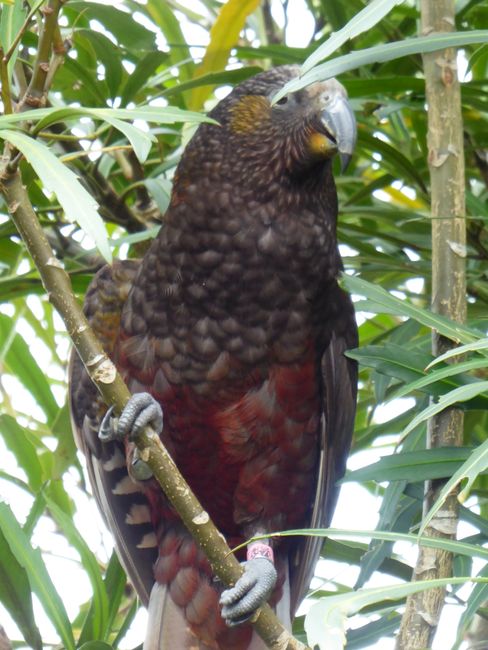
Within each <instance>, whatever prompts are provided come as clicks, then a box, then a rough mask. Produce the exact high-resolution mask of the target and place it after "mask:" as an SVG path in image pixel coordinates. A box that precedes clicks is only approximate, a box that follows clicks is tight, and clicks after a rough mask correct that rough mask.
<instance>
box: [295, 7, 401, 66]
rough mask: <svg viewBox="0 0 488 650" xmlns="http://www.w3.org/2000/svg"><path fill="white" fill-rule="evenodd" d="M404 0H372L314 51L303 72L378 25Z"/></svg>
mask: <svg viewBox="0 0 488 650" xmlns="http://www.w3.org/2000/svg"><path fill="white" fill-rule="evenodd" d="M402 2H403V0H372V2H370V3H369V4H368V5H367V6H366V7H364V9H362V10H361V11H360V12H359V13H357V14H356V15H355V16H354V17H353V18H352V19H351V20H350V21H349V22H348V23H347V25H344V27H343V28H342V29H340V30H339V31H338V32H334V33H332V34H331V35H330V36H329V38H328V39H327V40H326V41H325V43H324V44H323V45H321V46H320V47H318V48H317V49H316V50H315V52H313V53H312V54H311V55H310V56H309V57H308V59H307V60H306V61H305V63H304V64H303V65H302V74H305V72H308V71H309V70H310V69H311V68H313V67H314V66H315V65H317V63H318V62H319V61H323V60H324V59H326V58H327V57H328V56H330V55H331V54H332V53H333V52H335V51H336V50H338V49H339V48H340V47H341V45H344V43H345V42H346V41H349V40H351V39H352V38H356V36H359V34H362V33H363V32H365V31H367V30H368V29H371V28H372V27H374V26H375V25H377V24H378V23H379V22H380V20H382V19H383V18H384V17H385V16H386V15H387V14H388V13H389V12H390V11H391V10H392V9H393V7H395V6H396V5H399V4H402Z"/></svg>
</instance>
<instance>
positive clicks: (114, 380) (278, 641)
mask: <svg viewBox="0 0 488 650" xmlns="http://www.w3.org/2000/svg"><path fill="white" fill-rule="evenodd" d="M0 190H1V192H2V194H3V196H4V197H5V201H6V204H7V206H8V210H9V213H10V216H11V219H12V221H13V222H14V224H15V225H16V227H17V229H18V231H19V233H20V235H21V236H22V239H23V240H24V243H25V245H26V247H27V249H28V251H29V253H30V254H31V256H32V258H33V260H34V263H35V265H36V267H37V269H38V271H39V274H40V276H41V278H42V281H43V284H44V286H45V289H46V291H47V294H48V297H49V300H50V302H51V303H52V304H53V306H54V307H55V308H56V310H57V311H58V313H59V314H60V316H61V318H62V319H63V321H64V324H65V326H66V329H67V330H68V333H69V335H70V337H71V339H72V341H73V343H74V345H75V347H76V349H77V352H78V354H79V356H80V358H81V360H82V361H83V363H84V364H85V367H86V370H87V372H88V373H89V375H90V377H91V379H92V380H93V381H94V383H95V384H96V386H97V388H98V390H99V391H100V393H101V395H102V397H103V399H104V400H105V401H106V403H107V404H109V405H114V406H115V410H116V411H117V412H120V411H121V410H122V409H123V407H124V406H125V404H126V403H127V401H128V399H129V397H130V393H129V390H128V388H127V386H126V385H125V383H124V381H123V380H122V378H121V377H120V375H119V373H118V372H117V370H116V368H115V366H114V364H113V363H112V362H111V360H110V359H109V358H108V356H107V355H106V354H105V352H104V351H103V348H102V346H101V345H100V343H99V342H98V340H97V339H96V337H95V335H94V333H93V332H92V330H91V328H90V326H89V324H88V322H87V320H86V318H85V316H84V314H83V312H82V310H81V307H80V305H79V304H78V302H77V300H76V298H75V296H74V294H73V291H72V288H71V282H70V279H69V276H68V274H67V273H66V272H65V271H64V269H63V268H62V266H61V264H60V262H59V261H58V260H57V259H56V257H55V256H54V253H53V251H52V249H51V247H50V245H49V243H48V241H47V239H46V237H45V234H44V231H43V229H42V227H41V226H40V224H39V221H38V220H37V217H36V215H35V213H34V210H33V208H32V205H31V203H30V201H29V197H28V195H27V192H26V189H25V187H24V186H23V184H22V177H21V175H20V172H19V171H18V169H14V170H11V171H9V168H8V165H7V163H6V162H4V165H3V166H2V167H1V168H0ZM135 442H136V445H137V447H138V448H139V450H140V452H141V457H142V458H143V460H145V461H146V462H147V464H148V465H149V467H150V468H151V470H152V472H153V474H154V476H155V477H156V478H157V480H158V481H159V483H160V484H161V487H162V488H163V490H164V492H165V494H166V496H167V497H168V499H169V500H170V501H171V503H172V505H173V506H174V507H175V509H176V511H177V512H178V514H179V515H180V517H181V519H182V520H183V522H184V524H185V525H186V527H187V528H188V530H189V531H190V533H191V534H192V536H193V537H194V538H195V540H196V541H197V543H198V544H199V546H200V548H201V549H202V550H203V552H204V553H205V555H206V556H207V558H208V560H209V561H210V564H211V566H212V569H213V571H214V573H215V575H216V576H217V577H218V578H219V579H220V580H221V581H222V582H223V583H224V584H226V585H233V584H235V582H236V581H237V580H238V579H239V577H240V576H241V575H242V568H241V566H240V564H239V562H238V561H237V559H236V558H235V556H234V555H232V552H231V550H230V549H229V547H228V546H227V544H226V542H225V540H224V538H223V536H222V535H221V534H220V533H219V531H218V530H217V529H216V528H215V526H214V525H213V523H212V522H211V520H210V518H209V516H208V514H207V513H206V512H205V511H204V510H203V508H202V506H201V505H200V503H199V502H198V501H197V499H196V497H195V496H194V495H193V494H192V492H191V491H190V488H189V486H188V484H187V483H186V481H185V480H184V478H183V477H182V475H181V474H180V472H179V471H178V469H177V467H176V465H175V464H174V462H173V460H172V458H171V456H170V455H169V454H168V452H167V451H166V449H165V448H164V447H163V445H162V443H161V441H160V439H159V436H158V435H156V434H155V433H154V432H153V431H152V430H151V429H150V428H147V429H145V430H144V431H143V433H142V434H140V436H139V437H138V439H137V440H136V441H135ZM254 626H255V629H256V631H257V632H258V634H259V635H260V636H261V638H262V639H263V640H264V641H265V643H266V644H267V645H268V647H269V648H271V649H272V650H307V649H306V648H305V646H304V645H303V644H302V643H300V642H299V641H297V640H296V639H295V638H293V637H292V636H291V634H290V633H289V632H288V631H287V630H286V629H285V628H284V627H283V626H282V625H281V623H280V622H279V621H278V619H277V618H276V616H275V614H274V612H273V610H272V609H271V608H270V607H269V605H264V606H263V607H262V608H261V610H260V612H259V615H258V617H257V619H256V620H255V621H254Z"/></svg>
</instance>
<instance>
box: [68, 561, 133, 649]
mask: <svg viewBox="0 0 488 650" xmlns="http://www.w3.org/2000/svg"><path fill="white" fill-rule="evenodd" d="M126 584H127V576H126V574H125V571H124V570H123V569H122V566H121V565H120V562H119V559H118V557H117V554H116V553H115V551H114V552H113V553H112V555H111V557H110V560H109V563H108V566H107V571H106V575H105V579H104V585H105V590H106V593H107V599H108V605H109V612H108V617H107V619H106V624H105V628H104V629H103V630H101V633H100V635H99V636H100V638H101V639H104V640H106V639H107V638H108V637H109V635H110V634H111V632H112V628H113V624H114V621H115V619H116V617H117V614H118V611H119V607H120V604H121V602H122V598H123V596H124V591H125V586H126ZM95 609H96V601H95V599H92V600H91V602H90V609H89V611H88V614H87V615H86V619H85V622H84V623H83V628H82V630H81V634H80V638H79V639H78V645H83V644H84V643H86V642H88V641H89V640H90V639H93V638H95V632H94V619H95V618H96V612H95ZM114 645H115V647H116V644H114Z"/></svg>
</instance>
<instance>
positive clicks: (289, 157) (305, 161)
mask: <svg viewBox="0 0 488 650" xmlns="http://www.w3.org/2000/svg"><path fill="white" fill-rule="evenodd" d="M299 70H300V68H299V67H298V66H295V65H285V66H280V67H277V68H273V69H271V70H268V71H266V72H262V73H260V74H258V75H256V76H255V77H252V78H250V79H247V80H246V81H244V82H243V83H241V84H239V85H238V86H237V87H236V88H234V90H233V91H232V92H231V93H230V94H229V95H228V96H227V97H225V98H224V99H223V100H221V101H220V102H219V104H218V105H217V106H216V107H215V108H214V109H213V110H212V111H211V113H210V116H211V117H212V118H213V119H215V120H216V121H217V122H218V123H219V126H215V125H209V124H205V125H202V126H201V127H200V128H199V131H198V132H197V134H196V137H195V138H194V142H193V143H192V144H193V147H190V149H198V151H199V152H201V151H202V150H203V151H204V155H205V162H206V164H207V169H209V167H208V166H209V165H210V166H212V165H217V164H218V166H219V167H218V168H219V169H220V171H221V172H222V173H224V175H225V174H226V173H228V174H231V173H232V174H233V175H234V178H235V177H236V176H240V177H241V178H246V179H247V180H251V179H252V182H259V180H260V178H262V175H263V174H264V175H265V177H266V178H267V179H269V180H271V179H272V178H273V177H274V178H276V177H277V176H279V175H283V174H286V175H288V176H294V175H296V176H297V177H298V176H299V177H303V176H304V175H307V174H308V173H309V172H311V171H312V169H320V168H324V167H330V165H331V162H330V161H331V159H332V158H333V156H334V155H335V154H338V155H339V156H340V158H341V162H342V168H343V169H344V168H345V165H347V162H348V161H349V159H350V157H351V155H352V152H353V149H354V145H355V142H356V120H355V118H354V113H353V112H352V109H351V107H350V105H349V102H348V99H347V94H346V91H345V89H344V87H343V86H342V85H341V84H340V83H339V82H338V81H336V80H335V79H329V80H327V81H324V82H316V83H314V84H312V85H310V86H308V87H307V88H304V89H302V90H299V91H298V92H295V93H290V94H288V95H286V96H284V97H283V98H281V99H280V100H279V101H277V102H276V103H274V104H273V103H272V100H273V98H274V96H275V95H276V93H277V92H278V90H280V89H281V88H282V87H283V86H284V84H285V83H286V82H287V81H289V80H290V79H293V78H295V77H297V76H298V74H299ZM202 163H203V161H202ZM203 164H204V166H205V163H203ZM214 169H215V171H217V168H216V167H214Z"/></svg>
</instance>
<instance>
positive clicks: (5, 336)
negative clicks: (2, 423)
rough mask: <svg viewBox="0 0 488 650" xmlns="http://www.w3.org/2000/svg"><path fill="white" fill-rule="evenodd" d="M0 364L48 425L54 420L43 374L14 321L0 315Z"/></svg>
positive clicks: (54, 408)
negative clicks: (30, 397) (18, 384)
mask: <svg viewBox="0 0 488 650" xmlns="http://www.w3.org/2000/svg"><path fill="white" fill-rule="evenodd" d="M16 277H17V276H16ZM0 363H2V364H3V366H4V370H6V371H7V372H10V373H12V374H13V375H15V376H16V377H17V379H18V380H19V381H20V382H21V383H22V384H23V386H24V387H25V388H26V389H27V390H28V391H29V392H30V393H31V395H32V396H33V397H34V399H35V400H36V402H37V404H38V405H39V406H40V408H41V409H42V410H43V411H44V413H45V414H46V417H47V421H48V423H49V424H50V423H51V422H53V420H54V419H55V417H56V415H57V413H58V411H59V406H58V405H57V403H56V400H55V399H54V395H53V393H52V390H51V386H50V385H49V381H48V379H47V378H46V375H45V373H44V372H43V371H42V370H41V368H39V365H38V363H37V361H36V359H35V357H34V356H33V354H32V352H31V348H30V347H29V346H28V345H27V343H26V341H25V340H24V339H23V338H22V337H21V336H20V334H18V333H16V331H15V321H14V320H13V319H12V318H10V317H9V316H6V315H5V314H0Z"/></svg>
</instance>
